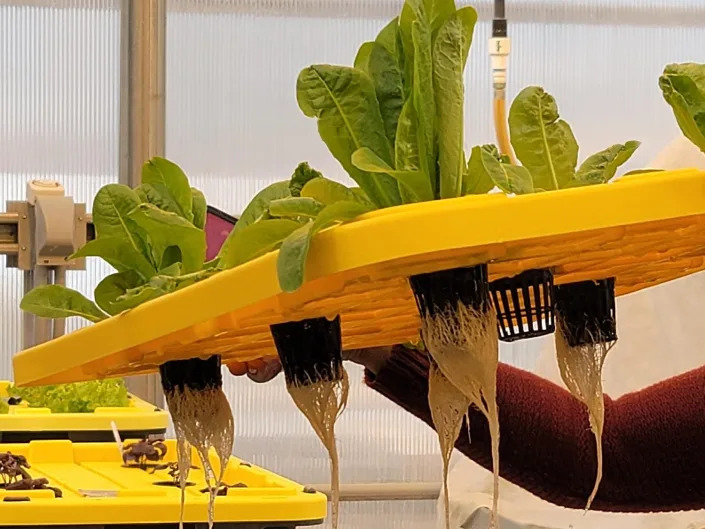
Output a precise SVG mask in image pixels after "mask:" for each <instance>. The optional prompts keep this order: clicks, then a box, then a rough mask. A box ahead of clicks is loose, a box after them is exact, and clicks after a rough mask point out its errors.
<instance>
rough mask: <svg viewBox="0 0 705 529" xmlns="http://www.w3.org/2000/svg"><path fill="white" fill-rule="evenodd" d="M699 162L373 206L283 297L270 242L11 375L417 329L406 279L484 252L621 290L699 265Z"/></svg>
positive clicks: (376, 337) (321, 244) (329, 236)
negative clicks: (324, 331)
mask: <svg viewBox="0 0 705 529" xmlns="http://www.w3.org/2000/svg"><path fill="white" fill-rule="evenodd" d="M704 228H705V173H704V172H702V171H697V170H695V169H692V170H680V171H668V172H659V173H651V174H640V175H634V176H628V177H624V178H622V179H620V180H618V181H617V182H614V183H611V184H606V185H595V186H590V187H583V188H576V189H566V190H560V191H550V192H545V193H537V194H531V195H522V196H506V195H503V194H496V195H477V196H467V197H463V198H458V199H452V200H439V201H434V202H426V203H420V204H413V205H405V206H399V207H395V208H389V209H385V210H380V211H375V212H372V213H369V214H367V215H365V216H364V217H361V218H360V219H358V220H356V221H355V222H351V223H348V224H344V225H340V226H337V227H334V228H331V229H328V230H325V231H323V232H322V233H320V234H318V235H317V236H316V237H315V238H314V240H313V242H312V244H311V251H310V255H309V260H308V264H307V270H306V283H305V284H304V285H303V286H302V288H300V289H299V290H298V291H297V292H295V293H292V294H285V293H283V292H282V291H281V289H280V288H279V284H278V281H277V273H276V260H277V253H276V252H272V253H270V254H267V255H264V256H262V257H260V258H258V259H255V260H253V261H251V262H249V263H246V264H244V265H242V266H239V267H237V268H235V269H232V270H228V271H225V272H222V273H220V274H217V275H215V276H213V277H212V278H209V279H208V280H206V281H203V282H201V283H198V284H196V285H193V286H190V287H188V288H186V289H184V290H182V291H179V292H176V293H173V294H170V295H168V296H164V297H162V298H159V299H156V300H153V301H151V302H149V303H146V304H144V305H142V306H140V307H137V308H135V309H133V310H131V311H128V312H125V313H123V314H121V315H118V316H116V317H112V318H110V319H108V320H105V321H103V322H101V323H99V324H96V325H93V326H91V327H87V328H84V329H81V330H79V331H76V332H74V333H71V334H69V335H66V336H62V337H60V338H57V339H55V340H52V341H51V342H48V343H45V344H42V345H39V346H36V347H34V348H32V349H28V350H26V351H24V352H22V353H19V354H18V355H16V356H15V358H14V369H15V380H16V381H17V383H18V384H47V383H55V382H70V381H76V380H86V379H93V378H102V377H108V376H115V375H123V374H128V373H129V374H136V373H146V372H154V371H156V369H157V366H158V365H160V364H162V363H163V362H165V361H167V360H177V359H185V358H192V357H196V356H201V357H205V356H208V355H212V354H220V355H222V356H223V361H224V362H226V363H227V362H228V361H233V360H236V361H245V360H251V359H254V358H258V357H262V356H268V355H273V354H275V350H274V344H273V342H272V338H271V336H270V333H269V325H270V324H273V323H280V322H283V321H292V320H299V319H304V318H310V317H320V316H327V317H333V316H335V315H336V314H340V315H341V319H342V329H343V343H344V347H346V348H356V347H370V346H380V345H391V344H394V343H402V342H407V341H411V340H414V339H416V338H417V336H418V328H419V320H418V314H417V311H416V307H415V304H414V301H413V296H412V293H411V290H410V288H409V284H408V277H409V276H410V275H413V274H418V273H423V272H432V271H437V270H442V269H450V268H454V267H460V266H471V265H475V264H478V263H488V264H489V273H490V279H492V280H494V279H498V278H502V277H508V276H513V275H515V274H518V273H520V272H522V271H525V270H529V269H536V268H550V269H551V270H552V271H553V273H554V280H555V282H556V284H562V283H569V282H574V281H582V280H588V279H602V278H607V277H615V278H616V291H617V295H624V294H628V293H630V292H634V291H637V290H640V289H643V288H647V287H650V286H653V285H657V284H659V283H663V282H665V281H669V280H672V279H676V278H678V277H682V276H686V275H688V274H692V273H694V272H698V271H700V270H702V269H703V268H704V267H705V265H704V261H703V256H705V229H704Z"/></svg>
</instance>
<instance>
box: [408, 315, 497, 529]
mask: <svg viewBox="0 0 705 529" xmlns="http://www.w3.org/2000/svg"><path fill="white" fill-rule="evenodd" d="M422 336H423V339H424V342H425V344H426V347H427V348H428V350H429V353H430V354H431V356H432V357H433V359H434V360H435V362H436V363H437V364H438V367H439V368H440V370H441V371H442V372H443V374H444V375H445V376H446V378H447V379H448V380H449V381H450V383H451V384H453V385H454V386H455V387H456V388H458V389H459V390H460V391H461V392H462V393H463V394H464V395H465V396H466V397H467V398H468V399H469V400H470V402H471V403H472V404H473V405H475V406H476V407H477V408H478V409H479V410H480V411H481V412H482V413H483V414H484V415H485V417H486V418H487V422H488V423H489V429H490V436H491V439H492V469H493V474H494V483H493V485H494V486H493V497H492V516H491V518H490V527H497V506H498V497H499V417H498V412H497V401H496V396H497V364H498V361H499V347H498V336H497V316H496V314H495V311H494V309H493V308H488V309H487V310H485V311H483V312H478V311H476V310H474V309H472V308H471V307H468V306H467V305H465V304H463V303H458V306H457V309H456V310H454V311H452V310H447V311H445V312H443V313H439V314H438V315H436V316H426V317H424V318H423V321H422Z"/></svg>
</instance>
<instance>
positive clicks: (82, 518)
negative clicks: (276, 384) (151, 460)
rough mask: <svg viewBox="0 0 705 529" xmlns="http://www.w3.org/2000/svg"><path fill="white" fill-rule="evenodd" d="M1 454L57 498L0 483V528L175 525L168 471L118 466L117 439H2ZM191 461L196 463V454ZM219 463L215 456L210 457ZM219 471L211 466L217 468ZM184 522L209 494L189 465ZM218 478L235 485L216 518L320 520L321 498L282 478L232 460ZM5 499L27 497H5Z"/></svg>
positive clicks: (175, 502) (202, 517)
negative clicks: (25, 465)
mask: <svg viewBox="0 0 705 529" xmlns="http://www.w3.org/2000/svg"><path fill="white" fill-rule="evenodd" d="M166 445H167V453H166V456H165V458H164V461H165V462H173V461H175V460H176V442H175V441H173V440H167V441H166ZM0 452H11V453H12V454H14V455H22V456H25V457H26V458H27V460H28V462H29V464H30V465H31V468H30V469H29V473H30V474H31V476H32V478H35V479H36V478H42V477H44V478H47V479H48V480H49V485H50V486H52V487H58V488H59V489H60V490H61V492H62V495H63V497H62V498H55V497H54V493H53V492H52V491H50V490H31V491H26V490H18V491H6V490H3V489H2V488H0V527H9V526H12V527H16V526H28V527H32V526H37V525H41V526H44V525H60V526H69V527H74V526H77V525H108V526H109V525H118V524H123V525H125V524H127V525H129V526H132V524H147V525H146V527H149V524H176V523H178V521H179V512H180V498H181V490H180V489H179V488H178V487H175V486H168V485H165V484H163V483H169V482H171V481H172V478H171V477H170V476H169V474H168V470H156V471H155V470H154V469H153V468H150V467H147V468H146V469H141V468H137V467H132V468H127V467H125V466H124V465H123V462H122V459H121V456H120V451H119V450H118V448H117V445H116V444H115V443H71V441H33V442H31V443H29V444H3V445H0ZM192 460H193V461H194V465H195V466H199V465H200V463H198V458H197V456H196V453H195V452H194V453H193V457H192ZM213 462H214V463H215V464H216V465H217V459H215V458H213ZM216 468H217V467H216ZM189 481H190V482H192V483H193V485H191V486H189V487H187V488H186V502H185V509H184V521H185V522H187V523H197V522H200V523H204V522H206V521H207V508H208V496H209V494H208V493H207V492H202V491H203V490H204V489H205V488H206V483H205V479H204V475H203V470H202V469H200V468H199V469H194V470H191V472H190V474H189ZM224 482H225V483H227V484H228V485H236V484H237V485H238V487H235V488H230V489H228V493H227V496H218V497H217V498H216V501H215V521H216V522H229V523H243V524H251V525H247V527H253V528H254V527H259V524H262V526H263V527H270V526H272V523H273V524H274V526H276V527H280V526H281V527H296V526H300V525H311V524H313V523H319V522H320V521H321V520H323V519H324V518H325V516H326V507H327V505H326V503H327V500H326V497H325V496H324V495H323V494H321V493H316V492H315V491H310V489H304V487H303V486H301V485H298V484H296V483H294V482H292V481H289V480H288V479H285V478H282V477H280V476H277V475H276V474H273V473H272V472H269V471H267V470H264V469H262V468H259V467H256V466H254V465H250V464H248V463H245V462H242V461H240V460H239V459H236V458H234V457H233V458H231V459H230V461H229V462H228V468H227V470H226V472H225V477H224ZM7 497H14V499H15V500H17V498H24V499H25V501H8V500H6V498H7Z"/></svg>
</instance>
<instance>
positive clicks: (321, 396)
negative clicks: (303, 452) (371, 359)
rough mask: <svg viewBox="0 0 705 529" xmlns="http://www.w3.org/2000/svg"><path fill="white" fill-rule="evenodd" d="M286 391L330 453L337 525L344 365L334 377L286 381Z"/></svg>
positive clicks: (345, 381) (345, 390)
mask: <svg viewBox="0 0 705 529" xmlns="http://www.w3.org/2000/svg"><path fill="white" fill-rule="evenodd" d="M287 390H288V391H289V395H291V398H292V399H293V400H294V403H295V404H296V407H297V408H299V410H301V413H303V414H304V415H305V416H306V418H307V419H308V422H310V423H311V426H312V427H313V430H314V431H315V432H316V435H317V436H318V438H319V439H320V440H321V442H322V443H323V445H324V446H325V447H326V450H327V451H328V455H329V457H330V474H331V477H330V483H331V505H332V511H333V512H332V518H333V529H337V527H338V505H339V503H340V474H339V472H340V471H339V462H338V448H337V446H336V443H335V421H336V420H337V419H338V417H339V416H340V414H341V413H342V412H343V410H344V409H345V406H346V405H347V402H348V392H349V390H350V383H349V382H348V374H347V372H346V371H345V368H343V367H342V366H341V367H340V373H339V376H338V377H336V379H335V380H329V379H326V378H323V379H320V380H318V381H316V382H311V383H309V384H287Z"/></svg>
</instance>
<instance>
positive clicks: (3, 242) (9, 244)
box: [0, 213, 95, 256]
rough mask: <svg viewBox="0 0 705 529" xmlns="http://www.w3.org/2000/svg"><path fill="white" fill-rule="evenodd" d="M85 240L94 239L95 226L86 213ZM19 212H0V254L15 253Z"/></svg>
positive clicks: (16, 251) (18, 246)
mask: <svg viewBox="0 0 705 529" xmlns="http://www.w3.org/2000/svg"><path fill="white" fill-rule="evenodd" d="M86 220H87V223H86V240H87V241H92V240H93V239H95V227H94V226H93V220H92V218H91V216H90V215H86ZM19 222H20V214H19V213H0V255H13V256H14V255H17V254H19V252H20V243H19Z"/></svg>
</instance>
